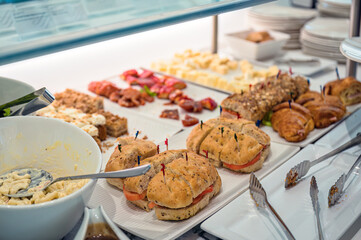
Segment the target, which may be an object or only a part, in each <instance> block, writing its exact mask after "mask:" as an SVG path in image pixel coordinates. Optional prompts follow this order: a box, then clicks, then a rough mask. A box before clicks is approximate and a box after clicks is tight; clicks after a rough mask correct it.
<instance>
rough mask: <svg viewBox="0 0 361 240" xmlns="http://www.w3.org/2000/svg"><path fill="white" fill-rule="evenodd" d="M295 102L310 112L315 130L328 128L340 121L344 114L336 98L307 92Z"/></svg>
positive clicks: (342, 107) (343, 107)
mask: <svg viewBox="0 0 361 240" xmlns="http://www.w3.org/2000/svg"><path fill="white" fill-rule="evenodd" d="M296 102H297V103H298V104H301V105H302V106H304V107H305V108H307V109H308V110H309V111H310V112H311V115H312V118H313V121H314V122H315V126H316V128H325V127H328V126H329V125H331V124H333V123H335V122H338V121H339V120H341V119H342V118H343V116H344V115H345V114H346V108H345V106H344V105H343V103H342V102H341V100H340V99H339V98H338V97H336V96H330V95H321V94H320V93H318V92H315V91H308V92H306V93H305V94H302V95H301V96H300V97H299V98H298V99H297V100H296Z"/></svg>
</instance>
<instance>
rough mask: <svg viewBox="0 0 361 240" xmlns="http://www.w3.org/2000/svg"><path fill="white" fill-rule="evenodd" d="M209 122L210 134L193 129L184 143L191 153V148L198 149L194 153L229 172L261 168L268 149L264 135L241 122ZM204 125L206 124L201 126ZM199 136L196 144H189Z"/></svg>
mask: <svg viewBox="0 0 361 240" xmlns="http://www.w3.org/2000/svg"><path fill="white" fill-rule="evenodd" d="M211 121H212V123H213V127H212V129H211V130H209V129H207V131H205V130H203V132H202V131H201V129H200V128H199V125H198V126H196V127H194V128H193V130H192V132H191V134H190V135H189V137H188V141H187V148H188V149H189V150H193V151H194V148H193V146H195V145H197V146H198V145H199V146H200V147H199V150H198V151H197V150H196V151H195V152H196V153H198V154H199V155H202V156H207V154H208V159H209V161H210V162H211V163H212V164H213V165H214V166H216V167H220V166H222V165H223V167H226V168H229V169H231V170H234V171H239V172H246V173H248V172H251V171H256V170H258V169H260V168H261V167H262V165H263V161H264V160H265V159H266V158H267V156H268V154H269V146H270V137H269V136H268V135H267V134H266V133H264V132H263V131H262V130H261V129H259V128H258V127H257V126H256V125H255V124H254V123H253V122H252V121H249V120H245V119H229V118H222V117H221V118H219V119H218V118H217V119H216V120H215V119H211ZM207 123H208V121H207V122H205V123H204V124H206V125H207ZM201 134H202V138H197V139H196V140H197V141H198V142H196V141H195V140H193V141H190V140H189V139H190V138H191V137H192V136H199V135H201ZM235 136H236V137H235ZM202 139H203V140H202ZM237 141H238V142H237ZM190 143H191V144H190ZM251 165H252V166H251Z"/></svg>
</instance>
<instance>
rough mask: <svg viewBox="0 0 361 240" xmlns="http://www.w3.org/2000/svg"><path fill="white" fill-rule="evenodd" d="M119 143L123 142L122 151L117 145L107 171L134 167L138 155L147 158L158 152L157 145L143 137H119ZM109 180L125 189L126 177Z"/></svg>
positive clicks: (106, 168)
mask: <svg viewBox="0 0 361 240" xmlns="http://www.w3.org/2000/svg"><path fill="white" fill-rule="evenodd" d="M118 144H121V152H120V151H119V148H118V145H117V146H116V147H115V148H114V152H113V153H112V155H111V156H110V158H109V161H108V163H107V165H106V167H105V172H112V171H119V170H123V169H127V168H132V167H134V166H135V165H136V164H137V163H138V156H140V157H141V159H145V158H148V157H151V156H153V155H155V154H156V152H157V146H156V145H155V144H154V143H153V142H151V141H147V140H142V139H136V140H134V138H133V137H125V138H118ZM107 181H108V183H110V184H112V185H114V186H115V187H117V188H119V189H121V190H123V181H124V179H122V178H108V179H107Z"/></svg>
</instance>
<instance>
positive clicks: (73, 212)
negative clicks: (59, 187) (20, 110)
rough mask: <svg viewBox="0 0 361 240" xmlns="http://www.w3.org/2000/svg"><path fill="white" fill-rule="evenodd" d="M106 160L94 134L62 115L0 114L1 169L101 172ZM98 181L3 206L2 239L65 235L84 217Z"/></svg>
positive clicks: (48, 238)
mask: <svg viewBox="0 0 361 240" xmlns="http://www.w3.org/2000/svg"><path fill="white" fill-rule="evenodd" d="M101 162H102V156H101V152H100V150H99V147H98V145H97V144H96V142H95V141H94V139H93V138H92V137H91V136H90V135H88V134H87V133H86V132H85V131H83V130H81V129H79V128H77V127H75V126H74V125H71V124H69V123H65V122H63V121H61V120H57V119H49V118H42V117H33V116H25V117H6V118H1V119H0V173H3V172H5V171H7V170H9V169H12V168H17V167H29V166H30V167H39V168H43V169H45V170H48V171H51V172H52V171H54V170H56V174H59V175H76V174H85V173H97V172H99V171H100V168H101ZM95 184H96V181H95V180H89V182H88V183H86V184H85V185H84V186H83V187H82V188H81V189H79V190H77V191H75V192H74V193H72V194H70V195H68V196H65V197H63V198H60V199H56V200H53V201H50V202H44V203H40V204H34V205H23V206H9V205H0V239H12V240H16V239H22V240H23V239H27V240H32V239H34V240H35V239H36V240H41V239H44V240H45V239H46V240H51V239H61V238H62V237H63V236H65V235H66V234H67V233H68V232H69V231H70V230H71V229H72V228H73V227H74V226H75V224H76V223H77V222H78V221H79V219H80V217H81V216H82V214H83V212H84V207H85V205H86V203H87V202H88V200H89V199H90V197H91V194H92V192H93V190H94V187H95Z"/></svg>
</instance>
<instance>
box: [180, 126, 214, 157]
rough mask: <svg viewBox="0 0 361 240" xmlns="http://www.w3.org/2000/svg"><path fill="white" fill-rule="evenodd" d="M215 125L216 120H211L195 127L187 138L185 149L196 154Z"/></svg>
mask: <svg viewBox="0 0 361 240" xmlns="http://www.w3.org/2000/svg"><path fill="white" fill-rule="evenodd" d="M217 123H218V119H211V120H208V121H207V122H205V123H203V124H201V123H200V124H198V125H197V126H195V127H194V128H193V130H192V132H191V133H190V134H189V136H188V138H187V149H188V150H191V151H193V152H197V153H198V152H199V148H200V144H201V143H202V142H203V140H204V138H205V137H206V136H207V135H208V134H209V133H210V131H212V129H213V128H214V126H215V125H216V124H217Z"/></svg>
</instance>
